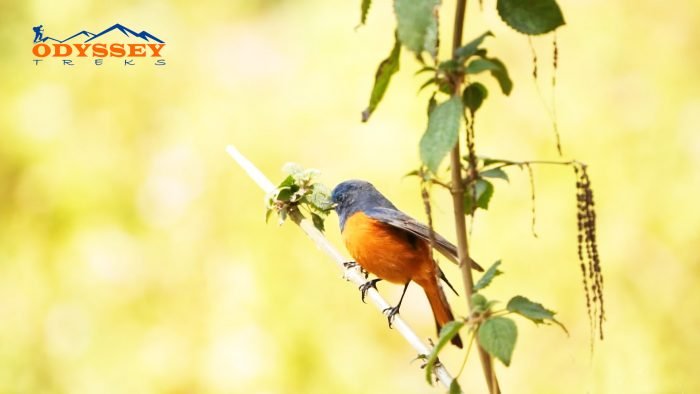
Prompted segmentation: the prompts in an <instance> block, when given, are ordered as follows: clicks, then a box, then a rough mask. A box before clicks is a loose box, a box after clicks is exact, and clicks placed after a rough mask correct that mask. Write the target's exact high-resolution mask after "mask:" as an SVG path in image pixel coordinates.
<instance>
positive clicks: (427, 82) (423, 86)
mask: <svg viewBox="0 0 700 394" xmlns="http://www.w3.org/2000/svg"><path fill="white" fill-rule="evenodd" d="M437 81H438V78H437V77H432V78H430V79H429V80H427V81H425V83H424V84H422V85H420V88H418V91H419V92H420V91H421V90H423V89H425V88H427V87H428V86H430V85H432V84H434V83H436V82H437Z"/></svg>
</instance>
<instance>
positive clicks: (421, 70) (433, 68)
mask: <svg viewBox="0 0 700 394" xmlns="http://www.w3.org/2000/svg"><path fill="white" fill-rule="evenodd" d="M426 71H432V72H435V67H430V66H425V67H423V68H421V69H420V70H418V71H416V73H415V74H413V75H418V74H422V73H424V72H426Z"/></svg>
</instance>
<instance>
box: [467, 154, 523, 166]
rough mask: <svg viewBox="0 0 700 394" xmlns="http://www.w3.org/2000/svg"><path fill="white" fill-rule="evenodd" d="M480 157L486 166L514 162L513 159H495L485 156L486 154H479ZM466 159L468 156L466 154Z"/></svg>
mask: <svg viewBox="0 0 700 394" xmlns="http://www.w3.org/2000/svg"><path fill="white" fill-rule="evenodd" d="M478 157H479V159H481V160H483V161H484V167H485V166H490V165H491V164H513V163H514V162H513V161H510V160H505V159H494V158H491V157H484V156H478ZM464 158H465V159H467V158H468V156H464Z"/></svg>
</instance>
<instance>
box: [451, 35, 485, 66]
mask: <svg viewBox="0 0 700 394" xmlns="http://www.w3.org/2000/svg"><path fill="white" fill-rule="evenodd" d="M488 36H491V37H493V33H491V32H490V31H487V32H486V33H484V34H482V35H480V36H479V37H477V38H475V39H473V40H471V41H470V42H469V43H467V44H466V45H464V46H462V47H459V48H457V50H456V51H455V57H456V58H457V61H458V62H460V63H462V62H463V61H465V60H466V59H468V58H469V57H470V56H472V55H474V54H476V51H477V50H478V49H479V45H481V43H482V42H483V41H484V39H485V38H486V37H488Z"/></svg>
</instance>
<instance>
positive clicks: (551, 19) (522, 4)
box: [496, 0, 565, 35]
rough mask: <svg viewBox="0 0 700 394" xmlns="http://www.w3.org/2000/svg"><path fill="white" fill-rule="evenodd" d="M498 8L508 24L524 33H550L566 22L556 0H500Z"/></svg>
mask: <svg viewBox="0 0 700 394" xmlns="http://www.w3.org/2000/svg"><path fill="white" fill-rule="evenodd" d="M496 9H498V15H500V16H501V19H503V21H504V22H505V23H506V24H507V25H508V26H510V27H512V28H513V29H515V30H516V31H518V32H520V33H523V34H528V35H537V34H544V33H549V32H550V31H552V30H554V29H556V28H557V27H559V26H562V25H563V24H564V23H565V22H564V16H563V15H562V13H561V9H560V8H559V5H558V4H557V2H556V1H555V0H498V1H497V3H496Z"/></svg>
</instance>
